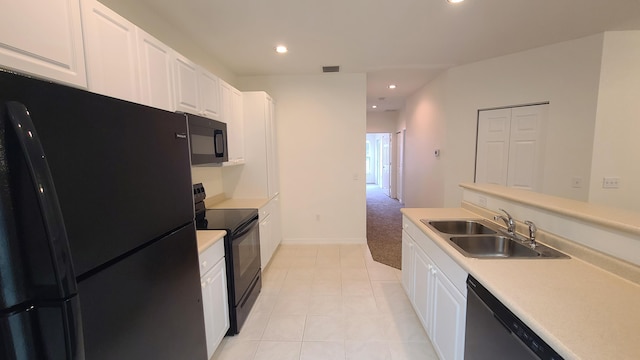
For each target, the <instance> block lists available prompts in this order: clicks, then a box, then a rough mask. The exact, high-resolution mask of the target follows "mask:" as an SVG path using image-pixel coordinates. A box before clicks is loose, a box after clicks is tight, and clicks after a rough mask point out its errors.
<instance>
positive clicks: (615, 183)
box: [602, 177, 620, 189]
mask: <svg viewBox="0 0 640 360" xmlns="http://www.w3.org/2000/svg"><path fill="white" fill-rule="evenodd" d="M619 187H620V178H617V177H605V178H603V179H602V188H603V189H617V188H619Z"/></svg>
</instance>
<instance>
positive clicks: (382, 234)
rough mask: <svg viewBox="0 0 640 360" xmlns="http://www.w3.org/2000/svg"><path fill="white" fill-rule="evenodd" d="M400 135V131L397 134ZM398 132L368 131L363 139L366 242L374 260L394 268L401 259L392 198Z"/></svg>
mask: <svg viewBox="0 0 640 360" xmlns="http://www.w3.org/2000/svg"><path fill="white" fill-rule="evenodd" d="M398 134H401V135H403V132H401V133H398ZM398 134H391V133H369V134H367V138H366V177H367V178H366V180H367V245H368V246H369V251H370V252H371V256H372V257H373V259H374V260H375V261H377V262H380V263H383V264H385V265H389V266H391V267H394V268H396V269H400V268H401V262H402V259H401V257H402V213H401V212H400V208H402V206H403V205H402V203H401V202H400V201H398V199H396V197H397V196H398V190H400V192H401V191H402V190H401V189H402V187H401V186H398V181H401V178H402V177H401V176H400V179H398V173H399V171H398V169H397V168H398V167H400V166H401V165H400V164H401V162H402V161H401V157H402V156H401V155H402V154H399V152H400V153H401V152H402V151H401V149H400V147H399V146H398V145H397V144H398V143H403V141H402V140H399V139H398V138H399V135H398Z"/></svg>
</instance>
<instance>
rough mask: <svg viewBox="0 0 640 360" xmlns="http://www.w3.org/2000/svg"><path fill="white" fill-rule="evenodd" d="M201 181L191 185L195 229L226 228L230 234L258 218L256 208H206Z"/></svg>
mask: <svg viewBox="0 0 640 360" xmlns="http://www.w3.org/2000/svg"><path fill="white" fill-rule="evenodd" d="M205 198H206V193H205V191H204V186H202V183H198V184H194V185H193V201H194V205H195V211H196V229H197V230H226V231H227V233H229V234H230V235H231V234H233V233H235V232H236V231H238V230H239V229H241V228H242V227H243V226H244V225H246V224H248V223H250V222H251V221H254V220H257V219H258V209H207V208H206V207H205V205H204V199H205Z"/></svg>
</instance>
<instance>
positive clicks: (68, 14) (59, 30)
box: [0, 0, 87, 87]
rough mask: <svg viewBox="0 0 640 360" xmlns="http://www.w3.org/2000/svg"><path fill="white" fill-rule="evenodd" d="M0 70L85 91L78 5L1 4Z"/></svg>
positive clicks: (52, 1)
mask: <svg viewBox="0 0 640 360" xmlns="http://www.w3.org/2000/svg"><path fill="white" fill-rule="evenodd" d="M25 15H28V17H27V16H25ZM0 67H5V68H9V69H12V70H16V71H19V72H23V73H28V74H31V75H35V76H38V77H44V78H48V79H52V80H57V81H60V82H64V83H67V84H71V85H75V86H79V87H86V86H87V77H86V72H85V62H84V48H83V42H82V26H81V21H80V5H79V3H78V1H77V0H47V1H37V0H21V1H3V2H2V11H0Z"/></svg>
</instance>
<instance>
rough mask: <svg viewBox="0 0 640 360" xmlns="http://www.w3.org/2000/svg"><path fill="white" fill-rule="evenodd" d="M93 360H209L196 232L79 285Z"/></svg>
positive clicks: (171, 238) (134, 256) (181, 234)
mask: <svg viewBox="0 0 640 360" xmlns="http://www.w3.org/2000/svg"><path fill="white" fill-rule="evenodd" d="M78 290H79V296H80V300H81V308H82V323H83V330H84V338H85V352H86V357H87V359H91V360H113V359H118V360H139V359H153V360H175V359H189V360H205V359H206V358H207V349H206V341H205V330H204V316H203V310H202V293H201V288H200V272H199V268H198V250H197V244H196V236H195V227H194V226H193V224H190V225H188V226H185V227H184V228H182V229H180V230H179V231H177V232H175V233H173V234H170V235H168V236H167V237H165V238H162V239H160V240H158V241H156V242H154V243H153V244H151V245H149V246H148V247H146V248H144V249H141V250H140V251H138V252H136V253H134V254H132V255H131V256H129V257H127V258H126V259H123V260H122V261H120V262H118V263H117V264H114V265H113V266H110V267H109V268H107V269H104V270H103V271H101V272H99V273H98V274H95V275H94V276H91V277H90V278H88V279H86V280H83V281H81V282H80V283H79V284H78Z"/></svg>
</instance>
